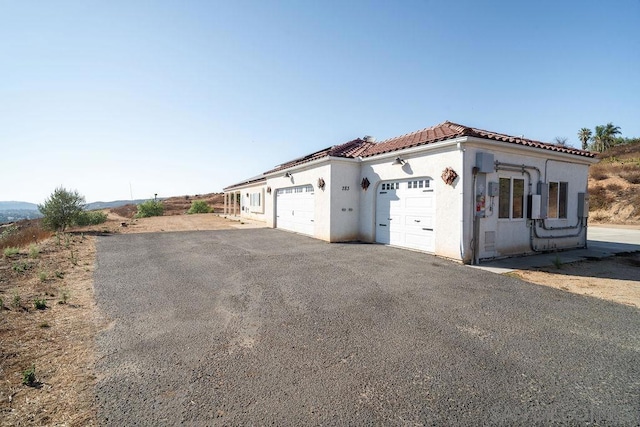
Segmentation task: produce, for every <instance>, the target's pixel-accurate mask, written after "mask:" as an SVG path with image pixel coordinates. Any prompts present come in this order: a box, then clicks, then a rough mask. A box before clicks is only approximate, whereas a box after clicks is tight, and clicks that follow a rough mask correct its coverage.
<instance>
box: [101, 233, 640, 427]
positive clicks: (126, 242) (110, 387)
mask: <svg viewBox="0 0 640 427" xmlns="http://www.w3.org/2000/svg"><path fill="white" fill-rule="evenodd" d="M95 288H96V297H97V301H98V305H99V308H100V309H101V310H102V311H103V312H104V313H105V314H106V315H107V316H109V317H110V318H111V319H112V320H113V325H112V327H111V328H110V329H107V330H105V331H104V332H102V333H101V334H100V336H99V337H98V350H99V353H100V356H101V357H100V359H99V362H98V370H99V372H100V374H101V376H100V380H99V382H98V385H97V389H96V404H97V408H98V414H99V420H100V422H101V423H102V424H104V425H133V424H137V425H176V424H184V425H240V424H243V425H247V424H253V425H265V424H273V425H327V424H330V425H345V424H385V425H432V424H435V425H492V424H493V425H531V424H538V425H548V424H551V423H553V422H557V423H559V424H571V425H587V424H589V423H591V424H589V425H593V423H594V422H596V423H599V424H598V425H637V424H638V422H639V421H640V311H639V310H637V309H634V308H630V307H627V306H623V305H618V304H615V303H611V302H607V301H601V300H598V299H594V298H589V297H583V296H578V295H574V294H569V293H565V292H562V291H558V290H555V289H551V288H547V287H542V286H536V285H532V284H527V283H524V282H521V281H518V280H516V279H513V278H510V277H506V276H499V275H495V274H491V273H489V272H486V271H482V270H475V269H470V268H468V267H465V266H462V265H458V264H455V263H451V262H448V261H445V260H442V259H439V258H436V257H433V256H429V255H425V254H421V253H416V252H410V251H405V250H400V249H393V248H388V247H384V246H380V245H366V244H327V243H324V242H321V241H318V240H314V239H310V238H306V237H302V236H298V235H294V234H290V233H286V232H282V231H278V230H271V229H260V230H228V231H212V232H185V233H165V234H139V235H122V236H112V237H101V238H100V239H99V240H98V258H97V270H96V274H95Z"/></svg>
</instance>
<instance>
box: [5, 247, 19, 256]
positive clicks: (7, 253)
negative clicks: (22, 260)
mask: <svg viewBox="0 0 640 427" xmlns="http://www.w3.org/2000/svg"><path fill="white" fill-rule="evenodd" d="M18 253H20V249H19V248H16V247H8V248H4V256H6V257H10V256H12V255H17V254H18Z"/></svg>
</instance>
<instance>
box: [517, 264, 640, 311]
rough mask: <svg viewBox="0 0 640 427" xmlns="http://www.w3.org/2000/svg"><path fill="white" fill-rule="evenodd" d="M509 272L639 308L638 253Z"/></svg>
mask: <svg viewBox="0 0 640 427" xmlns="http://www.w3.org/2000/svg"><path fill="white" fill-rule="evenodd" d="M510 274H511V275H514V276H516V277H519V278H521V279H522V280H525V281H527V282H531V283H536V284H539V285H544V286H551V287H553V288H557V289H562V290H564V291H567V292H573V293H576V294H581V295H589V296H592V297H596V298H601V299H606V300H609V301H614V302H617V303H620V304H626V305H630V306H634V307H638V308H640V253H633V254H625V255H618V256H615V257H611V258H605V259H602V260H599V261H598V260H594V261H581V262H575V263H571V264H565V265H560V266H559V268H558V267H556V266H553V265H551V266H549V267H545V268H540V269H537V270H518V271H516V272H513V273H510Z"/></svg>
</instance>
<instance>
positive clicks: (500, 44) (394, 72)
mask: <svg viewBox="0 0 640 427" xmlns="http://www.w3.org/2000/svg"><path fill="white" fill-rule="evenodd" d="M639 21H640V1H638V0H627V1H625V0H620V1H615V2H603V1H589V0H587V1H580V2H577V1H544V0H543V1H535V2H519V1H509V2H507V1H504V2H503V1H483V2H478V1H397V2H395V1H394V2H392V1H366V2H365V1H355V0H354V1H349V0H347V1H320V2H315V1H304V0H300V1H273V2H272V1H228V2H218V1H202V2H198V1H108V2H105V1H77V2H66V1H64V2H63V1H4V0H0V58H2V59H1V60H0V159H1V168H0V182H1V183H2V184H1V186H0V200H24V201H30V202H35V203H40V202H42V201H43V200H44V199H45V198H46V197H47V196H48V195H49V194H50V193H51V192H52V191H53V190H54V189H55V187H57V186H60V185H62V186H65V187H66V188H69V189H77V190H78V191H79V192H80V193H81V194H83V195H85V196H86V199H87V201H88V202H91V201H99V200H102V201H106V200H115V199H128V198H130V196H131V193H133V197H134V198H148V197H153V194H154V193H158V195H159V196H173V195H184V194H202V193H209V192H214V191H221V189H222V188H223V187H225V186H227V185H229V184H233V183H235V182H237V181H240V180H242V179H244V178H248V177H251V176H254V175H257V174H259V173H261V172H262V171H265V170H267V169H270V168H271V167H273V166H275V165H277V164H280V163H282V162H284V161H287V160H290V159H292V158H295V157H298V156H301V155H304V154H307V153H310V152H313V151H316V150H319V149H322V148H325V147H328V146H331V145H335V144H340V143H342V142H345V141H348V140H351V139H353V138H356V137H362V136H364V135H374V136H375V137H376V138H377V139H378V140H382V139H385V138H389V137H392V136H397V135H401V134H404V133H407V132H412V131H415V130H418V129H422V128H425V127H429V126H432V125H435V124H438V123H440V122H443V121H445V120H450V121H453V122H457V123H461V124H464V125H468V126H476V127H480V128H483V129H487V130H492V131H497V132H503V133H507V134H512V135H522V134H524V135H525V136H526V137H528V138H533V139H538V140H543V141H551V140H552V139H553V138H554V137H567V138H569V143H570V144H572V145H574V146H578V143H579V142H578V139H577V136H576V133H577V132H578V130H579V129H580V128H582V127H589V128H592V129H593V127H595V126H596V125H600V124H605V123H607V122H613V123H614V124H615V125H617V126H620V127H621V129H622V134H623V135H624V136H629V137H631V136H640V29H639V28H640V27H639V26H638V22H639ZM130 190H132V191H130Z"/></svg>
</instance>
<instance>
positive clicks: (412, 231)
mask: <svg viewBox="0 0 640 427" xmlns="http://www.w3.org/2000/svg"><path fill="white" fill-rule="evenodd" d="M430 184H431V180H429V179H426V178H422V179H414V180H406V181H394V182H385V183H382V184H381V186H382V187H383V188H385V189H389V188H392V190H390V191H384V192H382V191H380V192H378V197H377V200H376V241H377V242H380V243H384V244H390V245H394V246H401V247H407V248H411V249H418V250H423V251H428V252H433V251H434V250H435V230H434V225H435V218H434V213H435V193H434V191H433V188H431V187H430ZM381 193H384V194H381ZM390 193H391V194H390Z"/></svg>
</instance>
